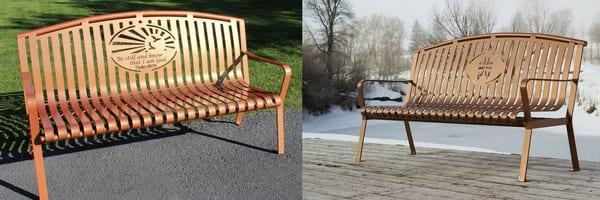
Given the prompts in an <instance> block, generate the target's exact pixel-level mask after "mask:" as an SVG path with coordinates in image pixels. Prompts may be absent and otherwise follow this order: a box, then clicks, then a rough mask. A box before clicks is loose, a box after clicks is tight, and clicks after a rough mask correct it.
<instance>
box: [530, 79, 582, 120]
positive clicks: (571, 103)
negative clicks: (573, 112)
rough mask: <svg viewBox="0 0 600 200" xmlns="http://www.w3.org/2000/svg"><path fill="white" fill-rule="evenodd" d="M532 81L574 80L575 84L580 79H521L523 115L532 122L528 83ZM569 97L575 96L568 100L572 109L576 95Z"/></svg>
mask: <svg viewBox="0 0 600 200" xmlns="http://www.w3.org/2000/svg"><path fill="white" fill-rule="evenodd" d="M532 81H548V82H573V83H575V84H577V82H578V81H579V80H578V79H545V78H528V79H523V80H521V83H520V84H519V88H520V95H521V104H522V105H523V115H524V118H525V122H526V123H527V122H530V121H531V110H530V109H529V106H530V105H529V104H530V102H529V91H527V85H528V84H529V82H532ZM569 98H573V99H572V100H571V99H569V101H568V104H569V105H568V107H570V109H572V108H571V107H572V106H573V104H574V103H575V101H574V98H575V97H571V96H570V97H569Z"/></svg>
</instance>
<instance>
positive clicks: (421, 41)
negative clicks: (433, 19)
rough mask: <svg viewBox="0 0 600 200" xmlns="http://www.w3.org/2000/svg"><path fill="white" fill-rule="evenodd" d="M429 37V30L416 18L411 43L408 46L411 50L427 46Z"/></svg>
mask: <svg viewBox="0 0 600 200" xmlns="http://www.w3.org/2000/svg"><path fill="white" fill-rule="evenodd" d="M427 37H429V35H428V33H427V31H425V29H423V27H422V26H421V23H419V20H415V22H414V23H413V27H412V32H411V34H410V44H409V47H408V49H409V50H410V52H414V51H416V50H417V49H420V48H423V47H425V46H426V45H427V44H426V43H427Z"/></svg>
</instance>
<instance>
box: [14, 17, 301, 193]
mask: <svg viewBox="0 0 600 200" xmlns="http://www.w3.org/2000/svg"><path fill="white" fill-rule="evenodd" d="M17 40H18V48H19V58H20V65H21V72H22V76H23V90H24V93H25V103H26V110H27V115H28V120H29V131H30V134H31V141H32V144H33V150H32V151H33V162H34V166H35V173H36V176H37V183H38V192H39V196H40V198H41V199H47V198H48V194H47V188H46V178H45V174H44V160H43V153H42V144H44V143H48V142H55V141H60V140H66V139H70V138H82V137H88V136H94V135H101V134H106V133H112V132H117V131H123V130H128V129H134V128H141V127H148V126H157V125H161V124H164V123H175V122H181V121H185V120H191V119H197V118H206V117H211V116H217V115H225V114H231V113H237V116H236V120H235V123H236V124H238V125H240V124H241V123H242V119H243V116H244V115H243V112H244V111H251V110H258V109H266V108H276V110H277V153H278V154H283V153H284V128H283V107H284V105H283V104H284V101H285V96H286V92H287V89H288V84H289V81H290V78H291V71H290V68H289V66H288V65H286V64H283V63H280V62H277V61H272V60H269V59H266V58H262V57H259V56H256V55H254V54H252V53H250V52H248V51H247V50H246V33H245V26H244V20H243V19H240V18H235V17H227V16H219V15H213V14H206V13H198V12H184V11H143V12H125V13H115V14H108V15H100V16H94V17H88V18H83V19H78V20H73V21H69V22H64V23H61V24H56V25H52V26H48V27H44V28H40V29H36V30H33V31H29V32H25V33H21V34H19V35H18V37H17ZM248 59H255V60H258V61H264V62H267V63H270V64H273V65H276V66H279V67H280V68H281V69H283V73H284V75H283V80H282V83H281V89H280V91H279V93H271V92H267V91H265V90H262V89H260V88H257V87H254V86H252V85H250V77H249V72H248Z"/></svg>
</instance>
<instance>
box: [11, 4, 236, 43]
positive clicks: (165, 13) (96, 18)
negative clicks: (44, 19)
mask: <svg viewBox="0 0 600 200" xmlns="http://www.w3.org/2000/svg"><path fill="white" fill-rule="evenodd" d="M156 16H165V17H187V16H191V17H195V18H205V19H213V20H220V21H231V20H242V19H241V18H238V17H231V16H224V15H217V14H211V13H203V12H194V11H177V10H146V11H131V12H119V13H110V14H103V15H96V16H90V17H84V18H80V19H75V20H71V21H66V22H62V23H58V24H54V25H50V26H46V27H41V28H37V29H34V30H31V31H27V32H23V33H20V34H18V35H17V38H24V37H29V36H37V35H42V34H46V33H50V32H54V31H57V30H61V29H66V28H71V27H75V26H80V25H82V24H86V23H95V22H102V21H107V20H113V19H125V18H137V17H156Z"/></svg>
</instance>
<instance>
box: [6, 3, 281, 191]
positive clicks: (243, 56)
mask: <svg viewBox="0 0 600 200" xmlns="http://www.w3.org/2000/svg"><path fill="white" fill-rule="evenodd" d="M146 16H149V17H162V16H164V17H181V18H182V19H185V18H187V19H191V18H201V19H210V20H221V21H231V22H236V23H239V35H240V38H239V42H240V43H239V44H240V47H241V49H240V52H239V57H238V58H236V59H235V61H234V63H233V64H232V65H231V66H229V67H228V68H227V71H225V72H223V74H222V75H221V76H220V77H219V81H217V82H216V84H217V85H219V84H222V81H223V79H224V78H225V77H227V74H228V73H230V71H231V68H233V67H236V66H242V68H243V69H241V70H243V76H244V77H243V80H244V81H245V83H246V84H248V85H250V77H249V72H248V59H252V60H256V61H260V62H265V63H269V64H272V65H274V66H278V67H279V68H281V69H282V71H283V79H282V80H281V86H280V91H279V97H280V99H281V103H280V105H277V106H276V111H277V117H276V123H277V147H276V152H277V154H279V155H283V154H284V149H285V139H284V135H285V134H284V125H283V121H284V119H283V116H284V115H283V109H284V102H285V97H286V94H287V91H288V87H289V84H290V80H291V74H292V71H291V68H290V66H289V65H288V64H285V63H281V62H279V61H275V60H271V59H268V58H263V57H260V56H257V55H255V54H253V53H251V52H249V51H247V49H246V35H245V34H246V33H245V25H244V20H243V19H240V18H236V17H228V16H221V15H215V14H208V13H200V12H188V11H136V12H123V13H112V14H105V15H97V16H92V17H86V18H81V19H76V20H72V21H68V22H63V23H60V24H55V25H51V26H47V27H43V28H39V29H35V30H32V31H28V32H24V33H21V34H19V35H18V36H17V41H18V48H19V57H20V60H19V61H20V64H21V75H22V81H23V82H22V83H23V93H24V97H25V107H26V108H25V110H26V113H27V119H28V121H29V122H28V123H29V128H28V132H29V134H30V136H31V138H30V139H31V144H32V156H33V165H34V168H35V175H36V177H37V189H38V193H39V198H40V199H48V189H47V184H46V175H45V169H44V158H43V157H44V156H43V150H42V145H43V144H45V143H46V141H42V140H41V139H40V137H41V127H40V124H39V119H40V118H39V117H40V116H39V115H38V110H37V109H38V105H40V104H44V102H43V101H39V98H38V97H39V96H36V95H40V93H43V91H40V90H43V88H41V86H34V83H33V80H32V78H31V75H32V73H30V71H29V65H28V62H29V61H28V59H29V58H28V50H27V49H28V48H29V47H31V46H29V45H26V42H25V41H26V39H28V38H31V37H34V38H35V37H36V36H38V35H43V34H47V33H52V32H54V31H60V30H64V29H68V28H71V27H77V26H82V25H88V24H91V23H95V22H104V21H110V20H118V19H124V18H132V19H135V20H138V19H139V20H140V23H142V21H141V20H142V19H143V18H144V17H146ZM215 40H216V39H215ZM88 45H89V44H86V45H85V46H88ZM36 59H37V58H36ZM77 67H79V66H77ZM230 77H231V75H230ZM67 89H69V88H67ZM71 89H72V88H71ZM140 91H143V89H142V90H140ZM96 101H97V99H96ZM257 109H258V108H257ZM243 112H244V111H238V112H237V113H236V119H235V124H237V125H242V123H243V118H244V113H243ZM198 118H202V117H198ZM166 123H169V122H168V121H167V122H166ZM142 127H143V125H142ZM107 132H110V131H107ZM59 140H63V139H62V138H61V139H59Z"/></svg>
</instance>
